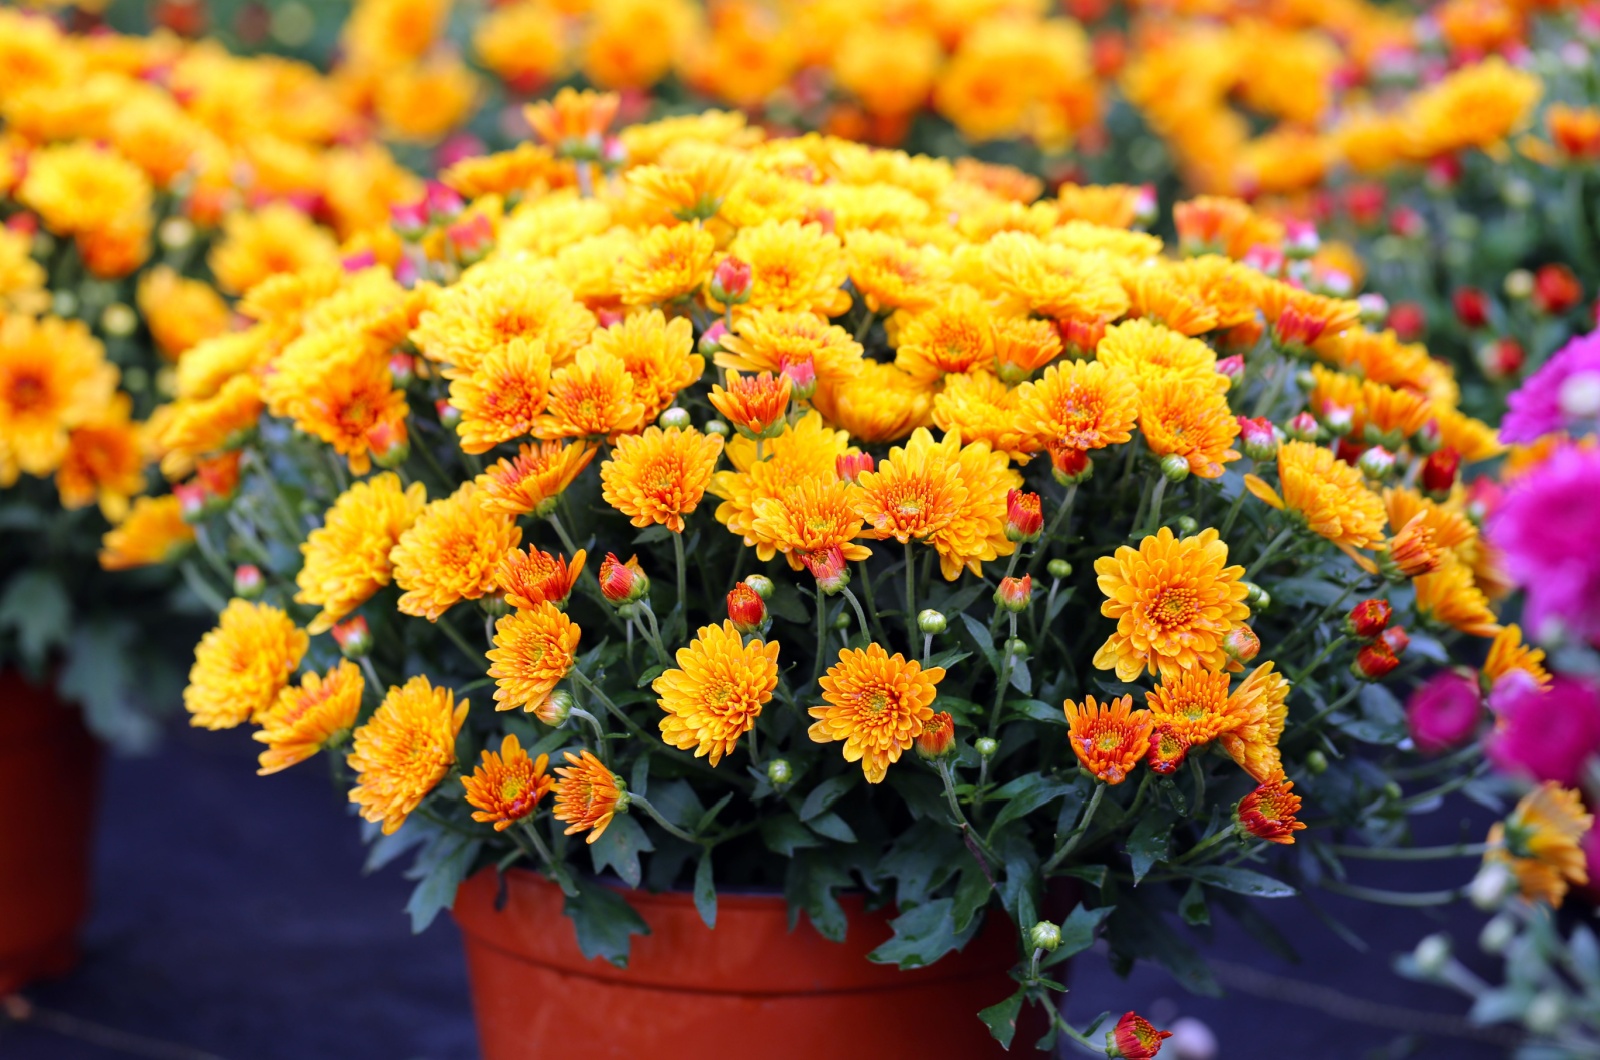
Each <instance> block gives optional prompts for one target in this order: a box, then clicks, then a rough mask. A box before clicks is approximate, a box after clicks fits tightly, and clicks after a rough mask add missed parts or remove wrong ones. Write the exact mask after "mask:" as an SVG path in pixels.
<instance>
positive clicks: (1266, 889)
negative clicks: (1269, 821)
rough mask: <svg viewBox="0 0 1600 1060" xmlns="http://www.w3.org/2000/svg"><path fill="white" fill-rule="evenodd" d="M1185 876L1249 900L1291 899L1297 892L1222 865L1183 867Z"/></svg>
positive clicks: (1267, 878) (1261, 875) (1259, 875)
mask: <svg viewBox="0 0 1600 1060" xmlns="http://www.w3.org/2000/svg"><path fill="white" fill-rule="evenodd" d="M1181 871H1182V872H1183V874H1184V875H1185V876H1188V877H1190V878H1191V879H1195V880H1199V881H1200V882H1201V883H1203V884H1205V885H1206V886H1208V887H1220V888H1222V889H1223V890H1225V891H1232V892H1233V893H1235V894H1243V895H1248V896H1250V897H1251V898H1292V897H1294V896H1295V895H1296V894H1298V893H1299V892H1298V891H1296V890H1295V889H1294V888H1293V887H1291V886H1289V885H1288V884H1287V883H1284V882H1283V881H1282V880H1275V879H1273V878H1272V877H1271V876H1268V875H1267V874H1265V873H1262V872H1256V871H1254V870H1253V869H1241V868H1230V867H1228V866H1224V865H1199V866H1196V867H1193V868H1190V867H1187V866H1186V867H1184V868H1183V869H1182V870H1181Z"/></svg>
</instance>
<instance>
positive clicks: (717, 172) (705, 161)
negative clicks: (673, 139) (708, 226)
mask: <svg viewBox="0 0 1600 1060" xmlns="http://www.w3.org/2000/svg"><path fill="white" fill-rule="evenodd" d="M746 165H748V159H747V158H746V156H745V155H744V154H742V153H740V152H737V151H732V150H729V149H727V148H724V147H720V146H716V145H711V144H685V145H683V146H682V147H680V148H679V149H677V150H674V151H672V152H670V154H669V155H668V156H667V157H666V158H664V159H663V164H655V163H649V164H646V165H642V166H634V167H633V168H632V169H630V170H628V172H627V174H626V179H627V182H628V186H629V188H631V189H632V190H633V191H634V192H635V193H636V194H637V195H638V196H639V197H640V198H641V199H643V200H644V201H645V202H648V203H649V204H650V205H651V206H653V207H654V208H656V209H658V210H662V211H664V212H666V213H668V214H671V215H672V216H673V217H674V218H676V219H677V220H679V221H709V220H710V219H711V218H713V217H715V216H716V215H717V211H718V210H720V209H722V202H723V200H724V199H726V198H727V197H728V192H729V191H731V190H732V189H733V185H734V184H735V183H736V182H737V181H738V179H739V175H740V173H741V172H742V171H743V170H744V168H745V166H746Z"/></svg>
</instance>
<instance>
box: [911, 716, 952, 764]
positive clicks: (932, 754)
mask: <svg viewBox="0 0 1600 1060" xmlns="http://www.w3.org/2000/svg"><path fill="white" fill-rule="evenodd" d="M916 739H917V743H916V746H917V755H918V756H919V757H920V758H922V759H924V760H925V761H929V762H936V761H938V760H939V759H941V758H948V757H949V756H950V754H951V752H953V751H954V750H955V748H956V719H954V718H952V717H951V716H950V715H948V714H946V713H944V712H943V711H940V712H939V713H937V714H935V715H934V716H933V717H931V718H929V719H928V720H927V721H925V722H923V723H922V732H920V733H919V734H917V738H916Z"/></svg>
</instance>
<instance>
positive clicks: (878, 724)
mask: <svg viewBox="0 0 1600 1060" xmlns="http://www.w3.org/2000/svg"><path fill="white" fill-rule="evenodd" d="M944 673H945V672H944V669H943V668H942V667H938V666H933V667H928V668H927V669H924V668H923V667H922V665H921V664H920V663H918V662H917V661H916V660H914V659H912V660H908V659H906V658H905V657H904V656H903V655H900V654H899V653H898V652H897V653H895V654H894V655H892V656H891V655H890V654H889V653H888V652H886V651H884V650H883V648H882V647H881V646H880V645H877V644H870V645H868V646H867V648H866V649H865V650H862V649H860V648H855V649H844V650H841V651H840V652H839V662H838V663H837V664H836V665H834V666H830V667H829V668H828V673H827V675H826V676H825V677H823V678H822V698H823V699H825V700H827V702H828V705H827V706H824V707H812V708H811V709H810V714H811V716H812V717H813V718H816V719H817V721H815V722H814V723H813V724H812V725H811V728H810V729H809V730H808V733H809V735H810V737H811V739H812V740H814V741H816V742H817V743H829V742H831V741H836V740H843V741H844V759H845V761H846V762H857V761H859V762H860V763H861V768H862V771H863V772H864V773H865V774H866V777H867V781H868V782H869V783H872V784H878V783H881V782H882V781H883V778H884V776H885V775H886V774H887V773H888V771H889V767H890V766H891V765H893V764H894V763H895V762H898V761H899V760H900V755H901V754H902V753H904V752H905V751H906V750H907V749H909V748H910V747H911V746H912V745H913V743H914V742H915V741H916V738H917V737H918V736H920V735H921V734H922V730H923V727H924V726H925V725H927V724H928V722H930V721H931V720H932V719H933V707H932V703H933V700H934V697H935V696H936V695H937V691H938V690H937V686H938V684H939V682H940V681H942V680H943V679H944Z"/></svg>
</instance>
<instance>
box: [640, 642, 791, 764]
mask: <svg viewBox="0 0 1600 1060" xmlns="http://www.w3.org/2000/svg"><path fill="white" fill-rule="evenodd" d="M676 660H677V663H678V665H677V666H676V667H675V668H673V669H670V670H668V671H667V672H666V673H664V674H662V675H661V676H660V677H658V678H656V679H655V681H654V682H653V683H652V684H651V685H650V687H651V688H652V689H654V690H655V692H656V694H657V695H658V696H660V697H661V698H660V699H658V700H656V702H657V704H659V705H660V707H661V709H662V710H664V711H666V714H667V716H666V717H664V718H662V719H661V723H660V727H661V739H662V740H664V741H665V742H666V743H668V744H671V745H672V746H673V747H681V748H683V749H684V750H686V751H687V750H689V749H690V748H693V749H694V754H695V757H696V758H705V757H709V758H710V760H711V764H712V765H713V766H714V765H716V764H717V763H718V762H720V761H722V759H723V757H724V756H725V755H730V754H732V753H733V749H734V747H735V746H737V745H738V742H739V737H741V736H743V735H744V734H745V733H747V732H749V731H750V730H751V729H753V728H755V725H756V719H757V718H759V717H760V716H761V708H762V706H763V705H765V704H766V702H767V701H768V700H769V699H771V698H772V690H773V689H774V688H776V687H777V686H778V642H777V641H770V642H764V641H761V640H757V639H752V640H751V641H750V643H749V644H745V643H744V638H743V637H742V636H740V635H739V631H738V630H737V629H735V628H734V625H733V622H732V621H725V622H723V623H722V625H720V626H702V627H701V628H700V630H699V632H698V633H696V634H695V639H694V640H693V641H691V642H690V643H689V646H688V647H687V648H679V649H678V653H677V656H676Z"/></svg>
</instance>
